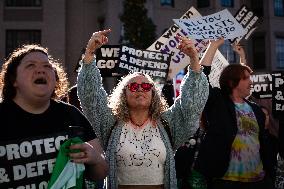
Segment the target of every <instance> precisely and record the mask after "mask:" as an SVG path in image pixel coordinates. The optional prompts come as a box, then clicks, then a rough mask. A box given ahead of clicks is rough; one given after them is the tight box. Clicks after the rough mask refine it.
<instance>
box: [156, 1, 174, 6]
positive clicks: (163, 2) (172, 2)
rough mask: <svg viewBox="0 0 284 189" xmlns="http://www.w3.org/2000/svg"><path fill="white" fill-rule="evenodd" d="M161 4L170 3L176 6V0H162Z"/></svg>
mask: <svg viewBox="0 0 284 189" xmlns="http://www.w3.org/2000/svg"><path fill="white" fill-rule="evenodd" d="M160 4H161V5H162V6H164V5H169V6H172V7H174V6H175V1H174V0H160Z"/></svg>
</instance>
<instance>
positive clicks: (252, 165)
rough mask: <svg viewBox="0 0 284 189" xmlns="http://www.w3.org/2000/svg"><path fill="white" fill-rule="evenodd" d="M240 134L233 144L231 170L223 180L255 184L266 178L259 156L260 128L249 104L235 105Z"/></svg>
mask: <svg viewBox="0 0 284 189" xmlns="http://www.w3.org/2000/svg"><path fill="white" fill-rule="evenodd" d="M235 109H236V116H237V125H238V132H237V135H236V137H235V140H234V142H233V144H232V150H231V160H230V163H229V168H228V170H227V172H226V174H225V175H224V177H223V178H222V179H224V180H231V181H240V182H255V181H259V180H262V179H263V177H264V171H263V165H262V162H261V159H260V154H259V147H260V145H259V140H258V135H259V127H258V123H257V120H256V117H255V115H254V113H253V111H252V108H251V107H250V106H249V105H248V104H247V103H235Z"/></svg>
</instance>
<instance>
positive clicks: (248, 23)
mask: <svg viewBox="0 0 284 189" xmlns="http://www.w3.org/2000/svg"><path fill="white" fill-rule="evenodd" d="M235 18H236V20H237V21H238V22H239V23H240V24H241V25H242V26H243V27H244V29H245V35H243V36H240V37H237V38H234V39H229V41H230V42H231V43H233V42H235V41H237V43H239V42H240V41H241V39H243V37H244V39H245V40H248V38H249V37H250V36H251V34H252V33H253V32H254V30H255V29H256V23H257V20H258V17H257V16H256V15H255V13H254V12H253V11H251V10H250V9H249V8H248V7H247V6H246V5H243V6H242V7H241V8H240V9H239V10H238V12H237V13H236V15H235Z"/></svg>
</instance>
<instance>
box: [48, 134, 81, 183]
mask: <svg viewBox="0 0 284 189" xmlns="http://www.w3.org/2000/svg"><path fill="white" fill-rule="evenodd" d="M80 143H83V141H82V140H81V139H80V138H79V137H74V138H71V139H68V140H67V141H65V142H64V143H63V144H62V145H61V146H60V149H59V153H58V155H57V158H56V162H55V166H54V168H53V171H52V175H51V178H50V180H49V182H48V186H47V189H50V188H51V187H52V186H53V185H54V183H55V182H56V181H57V179H58V177H59V176H60V174H61V172H62V171H63V170H64V168H65V166H66V164H68V163H69V162H70V157H69V156H68V154H69V153H70V152H79V150H70V149H69V147H70V145H73V144H80ZM82 186H83V172H82V173H81V175H80V176H79V177H78V178H76V186H74V187H71V189H82ZM63 188H64V189H65V188H66V187H62V189H63ZM58 189H59V188H58Z"/></svg>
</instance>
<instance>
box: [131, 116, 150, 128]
mask: <svg viewBox="0 0 284 189" xmlns="http://www.w3.org/2000/svg"><path fill="white" fill-rule="evenodd" d="M147 121H148V118H147V119H146V120H145V121H144V122H143V123H142V124H137V123H135V122H134V121H133V120H132V119H131V118H130V122H131V123H132V125H134V126H136V127H141V126H143V125H144V124H145V123H146V122H147Z"/></svg>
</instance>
